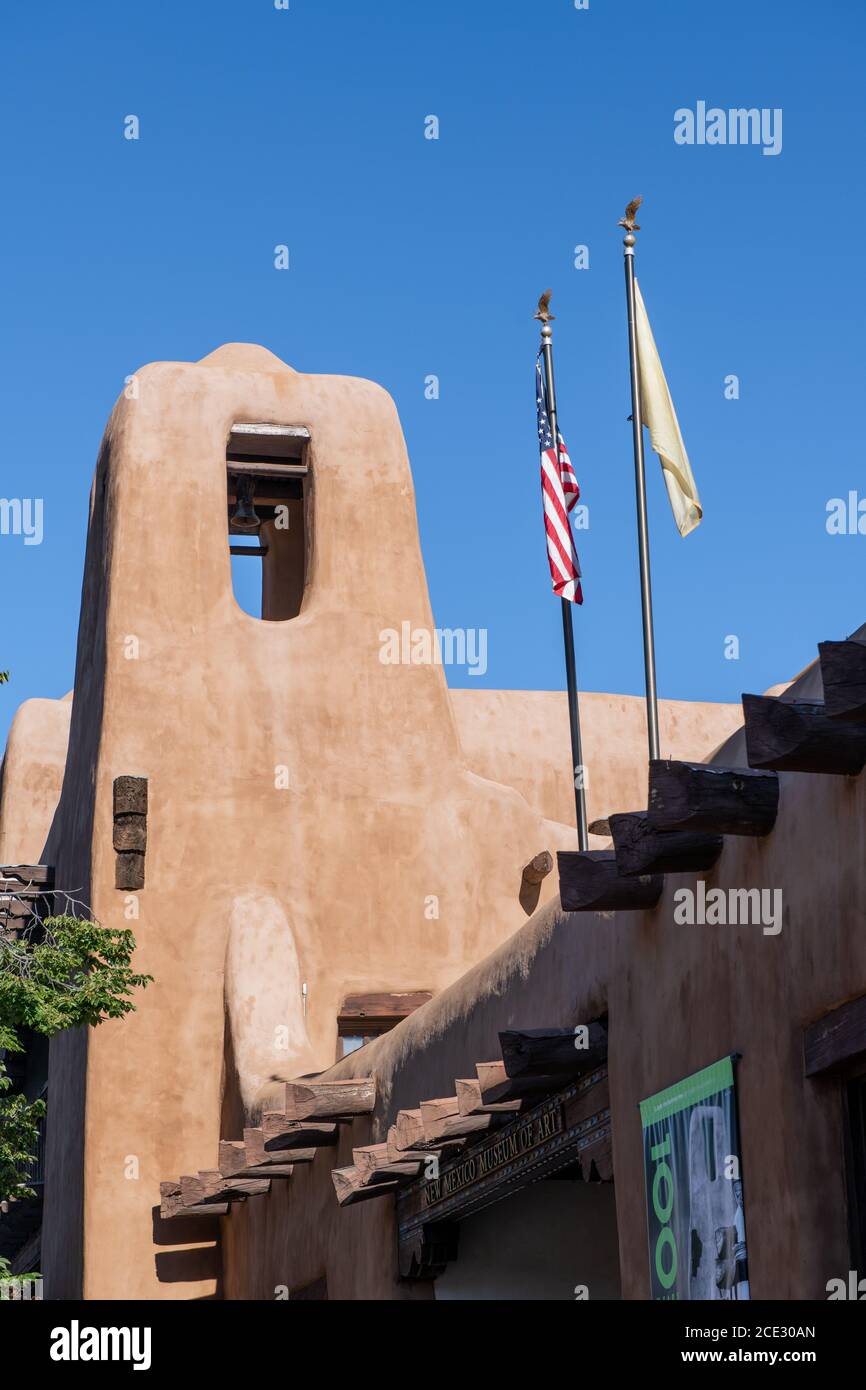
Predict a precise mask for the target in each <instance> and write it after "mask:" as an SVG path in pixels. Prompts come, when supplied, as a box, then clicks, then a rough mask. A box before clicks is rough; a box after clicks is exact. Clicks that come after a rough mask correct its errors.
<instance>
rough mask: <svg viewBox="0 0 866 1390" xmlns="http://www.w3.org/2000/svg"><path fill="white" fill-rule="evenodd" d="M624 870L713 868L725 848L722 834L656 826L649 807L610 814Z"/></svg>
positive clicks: (679, 871) (678, 871)
mask: <svg viewBox="0 0 866 1390" xmlns="http://www.w3.org/2000/svg"><path fill="white" fill-rule="evenodd" d="M608 821H609V825H610V833H611V835H612V836H613V849H614V854H615V855H616V864H617V868H618V869H619V871H620V873H621V874H625V875H626V877H628V876H629V875H631V874H667V873H670V874H687V873H693V872H695V870H700V869H711V868H712V867H713V865H714V864H715V862H716V860H717V859H718V857H719V855H720V854H721V852H722V846H723V844H724V840H723V838H722V836H721V835H708V834H707V833H706V832H705V831H700V830H656V828H655V826H654V825H653V824H652V822H651V821H650V818H649V816H648V815H647V813H646V811H627V812H622V813H621V814H619V815H615V816H610V817H609V818H608Z"/></svg>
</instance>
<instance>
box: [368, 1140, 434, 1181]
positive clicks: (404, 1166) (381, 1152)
mask: <svg viewBox="0 0 866 1390" xmlns="http://www.w3.org/2000/svg"><path fill="white" fill-rule="evenodd" d="M429 1157H430V1155H429V1154H425V1155H424V1158H425V1159H427V1158H429ZM352 1159H353V1160H354V1166H355V1168H356V1169H357V1170H358V1172H359V1173H360V1174H361V1185H362V1186H363V1187H369V1186H370V1184H371V1183H381V1182H390V1181H392V1180H393V1179H396V1181H397V1182H401V1183H406V1182H411V1181H412V1179H413V1178H417V1177H418V1174H419V1173H420V1172H421V1162H422V1160H421V1159H420V1158H405V1157H403V1156H401V1157H400V1158H399V1159H397V1160H396V1161H395V1160H394V1159H392V1158H391V1157H390V1155H389V1153H388V1145H387V1144H365V1145H364V1146H363V1147H361V1148H357V1149H353V1150H352Z"/></svg>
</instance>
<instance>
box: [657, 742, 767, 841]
mask: <svg viewBox="0 0 866 1390" xmlns="http://www.w3.org/2000/svg"><path fill="white" fill-rule="evenodd" d="M778 810H779V779H778V777H777V775H776V773H775V772H756V771H754V770H753V769H751V768H744V767H716V766H715V765H713V764H711V763H683V762H675V761H671V760H668V759H658V760H654V761H653V762H651V763H650V765H649V805H648V809H647V817H648V819H649V822H650V825H652V826H654V827H655V828H656V830H694V831H704V832H706V833H708V834H716V835H758V836H760V835H769V833H770V831H771V830H772V829H773V826H774V825H775V823H776V816H777V814H778Z"/></svg>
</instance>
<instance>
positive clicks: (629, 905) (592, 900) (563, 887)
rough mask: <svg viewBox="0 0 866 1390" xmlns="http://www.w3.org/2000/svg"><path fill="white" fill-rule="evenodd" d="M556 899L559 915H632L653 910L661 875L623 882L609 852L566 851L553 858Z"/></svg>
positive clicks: (645, 875)
mask: <svg viewBox="0 0 866 1390" xmlns="http://www.w3.org/2000/svg"><path fill="white" fill-rule="evenodd" d="M556 858H557V862H558V864H559V899H560V902H561V904H562V910H563V912H632V911H640V910H641V909H642V908H650V907H655V905H656V903H657V902H658V900H659V898H660V897H661V893H662V888H663V887H664V878H663V877H662V875H661V874H641V875H639V876H635V877H633V878H627V877H625V875H623V874H622V873H620V870H619V868H618V866H617V862H616V855H615V854H614V852H613V850H610V849H588V850H568V849H565V850H563V849H561V850H559V851H558V852H557V855H556Z"/></svg>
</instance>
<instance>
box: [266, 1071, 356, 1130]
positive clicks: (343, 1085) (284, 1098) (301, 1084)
mask: <svg viewBox="0 0 866 1390" xmlns="http://www.w3.org/2000/svg"><path fill="white" fill-rule="evenodd" d="M281 1091H282V1094H280V1095H279V1096H278V1097H277V1102H278V1106H279V1108H280V1109H281V1110H282V1113H283V1114H284V1115H285V1116H286V1118H287V1119H289V1120H350V1119H354V1117H355V1116H356V1115H369V1114H371V1112H372V1111H373V1109H374V1107H375V1104H376V1082H375V1081H374V1079H373V1077H372V1076H367V1077H360V1078H357V1079H352V1080H350V1081H284V1082H283V1083H282V1087H281Z"/></svg>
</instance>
